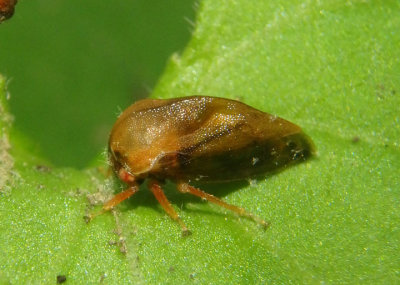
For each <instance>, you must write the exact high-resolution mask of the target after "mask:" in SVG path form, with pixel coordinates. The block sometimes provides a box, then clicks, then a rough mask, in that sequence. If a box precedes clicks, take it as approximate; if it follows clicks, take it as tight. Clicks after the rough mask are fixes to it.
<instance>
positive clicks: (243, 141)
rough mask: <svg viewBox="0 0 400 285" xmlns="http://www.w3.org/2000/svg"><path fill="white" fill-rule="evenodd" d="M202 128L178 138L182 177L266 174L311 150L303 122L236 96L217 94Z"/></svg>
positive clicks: (217, 178) (232, 177)
mask: <svg viewBox="0 0 400 285" xmlns="http://www.w3.org/2000/svg"><path fill="white" fill-rule="evenodd" d="M208 112H209V114H208V116H204V117H203V120H202V122H201V124H200V123H199V127H198V128H196V129H195V130H194V131H193V132H191V133H188V134H187V135H185V136H181V138H180V150H179V156H178V158H179V164H180V167H181V176H182V177H183V178H184V179H190V178H191V179H193V178H196V179H198V180H210V181H224V180H237V179H244V178H248V177H251V176H257V175H261V174H265V173H268V172H271V171H276V170H279V169H280V168H282V167H284V166H286V165H288V164H290V163H292V162H294V161H297V160H299V159H304V158H305V157H307V156H309V155H310V154H311V153H312V152H313V144H312V142H311V140H310V139H309V138H308V137H307V136H306V135H305V134H304V133H303V132H302V130H301V129H300V127H298V126H297V125H295V124H292V123H290V122H288V121H286V120H284V119H281V118H279V117H276V116H273V115H270V114H267V113H264V112H261V111H259V110H256V109H254V108H252V107H250V106H247V105H245V104H243V103H240V102H238V101H232V100H226V99H220V98H213V104H211V105H210V106H208Z"/></svg>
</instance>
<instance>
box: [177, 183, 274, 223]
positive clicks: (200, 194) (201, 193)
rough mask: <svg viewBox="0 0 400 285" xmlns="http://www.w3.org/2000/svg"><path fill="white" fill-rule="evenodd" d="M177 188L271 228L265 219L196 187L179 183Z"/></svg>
mask: <svg viewBox="0 0 400 285" xmlns="http://www.w3.org/2000/svg"><path fill="white" fill-rule="evenodd" d="M177 188H178V190H179V191H180V192H182V193H190V194H192V195H195V196H197V197H200V198H202V199H205V200H207V201H209V202H211V203H214V204H217V205H218V206H221V207H224V208H225V209H228V210H231V211H233V212H235V213H237V214H238V215H240V216H244V217H247V218H249V219H252V220H253V221H255V222H256V223H258V224H260V225H262V226H263V227H264V228H267V227H268V226H269V223H268V222H266V221H264V220H263V219H261V218H259V217H257V216H255V215H253V214H251V213H249V212H247V211H246V210H245V209H243V208H240V207H237V206H235V205H231V204H228V203H226V202H224V201H223V200H221V199H219V198H217V197H215V196H214V195H211V194H208V193H206V192H204V191H202V190H200V189H198V188H196V187H193V186H190V185H189V184H187V183H184V182H179V183H177Z"/></svg>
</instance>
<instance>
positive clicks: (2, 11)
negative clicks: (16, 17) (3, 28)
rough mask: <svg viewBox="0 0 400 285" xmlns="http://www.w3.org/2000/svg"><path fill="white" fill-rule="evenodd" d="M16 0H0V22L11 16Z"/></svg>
mask: <svg viewBox="0 0 400 285" xmlns="http://www.w3.org/2000/svg"><path fill="white" fill-rule="evenodd" d="M16 4H17V0H0V23H1V22H3V21H5V20H7V19H9V18H11V17H12V15H13V14H14V6H15V5H16Z"/></svg>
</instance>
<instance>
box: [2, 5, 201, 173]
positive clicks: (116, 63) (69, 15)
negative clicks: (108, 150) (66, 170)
mask: <svg viewBox="0 0 400 285" xmlns="http://www.w3.org/2000/svg"><path fill="white" fill-rule="evenodd" d="M193 2H194V1H187V0H178V1H176V0H175V1H144V0H139V1H122V0H116V1H105V2H104V1H97V0H88V1H77V0H70V1H43V0H39V1H19V3H18V4H17V6H16V13H15V15H14V17H13V18H12V19H10V20H9V21H7V22H5V23H3V24H1V25H0V73H1V74H3V75H5V76H6V77H7V78H9V79H10V82H9V84H8V90H9V91H10V93H11V94H12V95H11V99H10V105H11V106H10V107H11V112H12V113H13V115H14V116H15V127H16V128H17V129H19V130H20V131H21V132H23V133H24V134H26V135H28V136H29V137H31V138H32V139H33V141H35V142H36V145H37V148H40V151H41V152H42V154H43V155H44V156H45V157H48V158H49V160H50V161H51V162H53V163H54V164H56V165H59V166H75V167H84V166H85V165H88V164H89V163H90V161H91V160H95V161H96V160H97V159H96V158H95V157H96V156H97V155H98V154H99V153H101V152H102V151H103V150H104V149H105V147H106V145H107V137H108V133H109V130H110V128H111V127H112V124H113V122H114V121H115V119H116V117H117V115H118V113H119V112H120V111H121V110H122V109H124V108H126V107H127V106H128V105H130V104H131V103H132V102H133V101H134V100H136V99H138V98H142V97H145V96H147V95H148V94H149V93H151V91H152V88H153V87H154V85H155V83H156V80H157V78H158V76H159V75H160V74H161V73H162V71H163V69H164V66H165V63H166V61H167V59H168V58H169V56H170V55H171V54H172V53H174V52H179V51H182V50H183V47H184V46H185V44H186V43H187V41H188V40H189V37H190V33H191V28H192V27H191V25H190V21H193V19H194V14H195V6H194V4H193ZM94 103H95V104H94ZM39 146H40V147H39Z"/></svg>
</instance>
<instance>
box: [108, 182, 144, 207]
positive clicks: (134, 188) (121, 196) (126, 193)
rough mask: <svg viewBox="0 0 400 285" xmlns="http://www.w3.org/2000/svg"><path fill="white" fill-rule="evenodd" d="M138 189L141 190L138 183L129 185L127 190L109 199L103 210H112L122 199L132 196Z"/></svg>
mask: <svg viewBox="0 0 400 285" xmlns="http://www.w3.org/2000/svg"><path fill="white" fill-rule="evenodd" d="M138 191H139V189H138V187H137V186H136V185H133V186H131V187H129V188H128V189H126V190H125V191H122V192H121V193H118V194H117V195H115V196H114V197H113V198H112V199H111V200H109V201H107V202H106V203H105V204H104V205H103V210H102V211H103V212H106V211H109V210H111V209H112V208H114V207H115V206H117V205H118V204H119V203H121V202H122V201H124V200H126V199H128V198H129V197H131V196H132V195H133V194H135V193H136V192H138Z"/></svg>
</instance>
